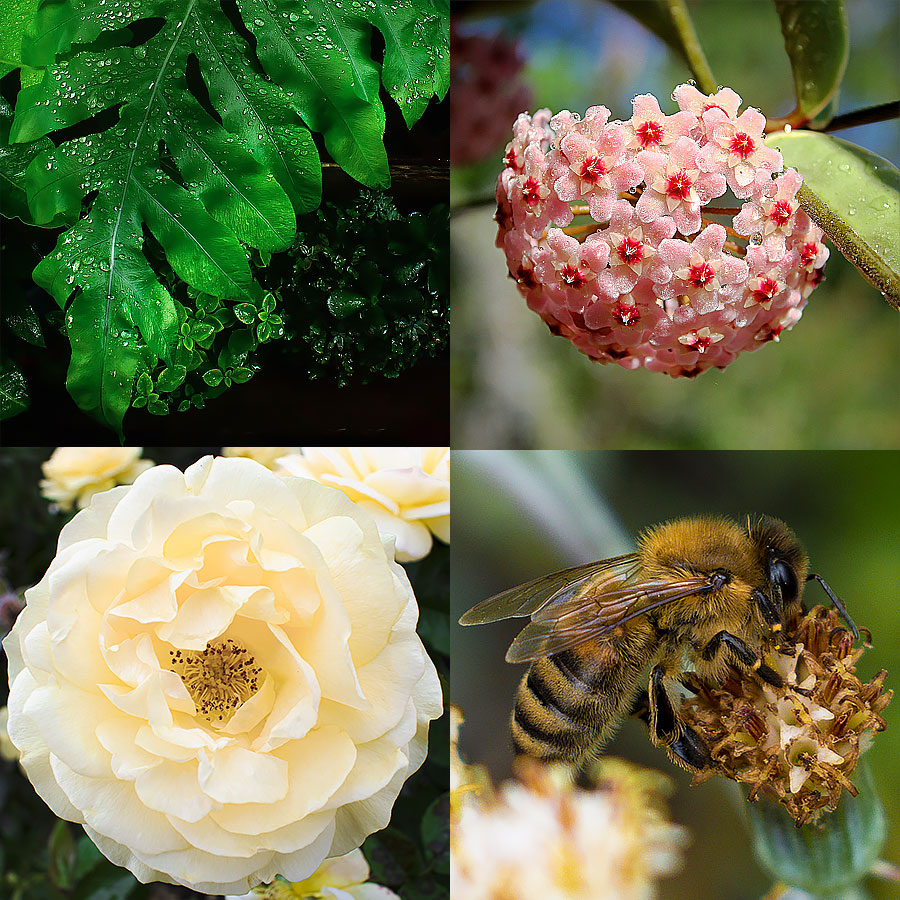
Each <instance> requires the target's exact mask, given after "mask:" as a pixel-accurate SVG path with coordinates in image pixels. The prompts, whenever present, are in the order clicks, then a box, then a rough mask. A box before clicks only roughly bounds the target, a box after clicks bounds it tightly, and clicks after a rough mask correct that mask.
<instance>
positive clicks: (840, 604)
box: [806, 572, 859, 640]
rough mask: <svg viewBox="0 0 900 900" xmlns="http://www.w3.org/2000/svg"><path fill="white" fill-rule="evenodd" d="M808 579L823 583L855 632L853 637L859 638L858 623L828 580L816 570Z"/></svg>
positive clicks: (823, 588)
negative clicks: (856, 623)
mask: <svg viewBox="0 0 900 900" xmlns="http://www.w3.org/2000/svg"><path fill="white" fill-rule="evenodd" d="M806 580H807V582H809V581H817V582H818V583H819V584H820V585H821V587H822V590H823V591H825V593H826V594H828V599H829V600H830V601H831V602H832V604H833V605H834V608H835V609H836V610H837V611H838V612H839V613H840V616H841V618H842V619H843V620H844V621H845V622H846V623H847V625H849V626H850V631H851V632H852V633H853V639H854V640H858V639H859V629H858V628H857V627H856V625H854V624H853V619H851V618H850V614H849V613H848V612H847V610H846V608H845V607H844V603H843V601H842V600H841V598H840V597H838V595H837V594H836V593H835V592H834V591H833V590H832V589H831V588H830V587H829V586H828V582H826V581H825V579H824V578H822V576H821V575H816V574H815V573H814V572H811V573H810V574H809V575H807V576H806Z"/></svg>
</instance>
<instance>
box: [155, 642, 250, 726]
mask: <svg viewBox="0 0 900 900" xmlns="http://www.w3.org/2000/svg"><path fill="white" fill-rule="evenodd" d="M169 657H170V659H169V668H170V669H171V670H172V671H173V672H174V673H175V674H176V675H178V676H180V678H181V680H182V681H183V682H184V686H185V687H186V688H187V690H188V693H189V694H190V695H191V699H192V700H193V701H194V705H195V706H196V707H197V714H198V715H199V716H201V717H202V718H204V719H206V721H207V722H210V723H212V724H219V723H221V724H222V725H227V724H228V722H229V721H230V720H231V717H232V716H233V715H234V713H235V711H236V710H237V708H238V707H239V706H241V705H243V704H244V703H246V702H247V701H248V700H249V699H250V698H251V697H252V696H253V695H254V694H255V693H256V692H257V691H258V690H259V676H260V674H261V673H262V669H261V668H260V667H259V666H258V665H256V659H255V658H254V657H253V656H251V654H250V653H249V651H248V650H247V649H246V647H242V646H241V645H240V644H238V643H237V642H236V641H233V640H231V638H226V639H225V640H220V641H213V642H210V643H208V644H207V645H206V649H205V650H203V651H201V652H199V653H198V652H196V651H194V650H170V651H169Z"/></svg>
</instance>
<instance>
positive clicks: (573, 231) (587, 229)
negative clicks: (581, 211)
mask: <svg viewBox="0 0 900 900" xmlns="http://www.w3.org/2000/svg"><path fill="white" fill-rule="evenodd" d="M602 227H603V226H602V225H598V224H597V223H596V222H595V223H594V224H593V225H569V226H568V227H567V228H563V229H562V230H563V231H564V232H565V233H566V234H570V235H573V236H574V235H578V234H594V232H596V231H599V230H600V229H601V228H602Z"/></svg>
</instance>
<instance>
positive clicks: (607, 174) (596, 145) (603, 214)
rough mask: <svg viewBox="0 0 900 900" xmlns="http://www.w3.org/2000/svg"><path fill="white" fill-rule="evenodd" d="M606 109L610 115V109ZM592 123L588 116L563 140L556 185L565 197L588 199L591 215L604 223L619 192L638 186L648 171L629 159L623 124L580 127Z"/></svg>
mask: <svg viewBox="0 0 900 900" xmlns="http://www.w3.org/2000/svg"><path fill="white" fill-rule="evenodd" d="M603 109H604V112H605V114H606V115H607V116H608V115H609V110H606V109H605V108H603ZM595 121H596V120H595ZM588 124H589V120H588V119H587V118H585V120H584V123H577V124H575V125H573V126H572V127H571V128H570V129H569V132H568V134H566V136H565V137H564V138H563V139H562V140H561V141H560V143H559V148H560V151H561V152H560V155H559V156H557V164H556V167H555V169H554V172H555V173H556V174H557V175H558V177H557V179H556V181H555V183H554V187H555V188H556V193H557V195H558V196H559V198H560V199H561V200H565V201H571V200H575V201H581V202H584V200H587V201H588V203H589V207H590V213H591V215H592V216H593V217H594V219H596V220H597V221H598V222H601V221H603V220H604V219H608V218H609V214H610V212H611V210H612V205H613V203H614V202H615V201H616V198H617V197H618V195H619V191H628V190H631V188H633V187H635V186H636V185H638V184H639V183H640V182H641V180H642V179H643V177H644V170H643V168H642V167H641V166H640V165H638V164H637V163H636V162H634V161H626V160H625V129H624V128H623V126H622V125H621V124H620V123H615V124H611V125H605V126H603V127H602V128H601V129H596V128H590V129H589V130H588V129H582V128H581V127H580V126H581V125H588ZM585 130H587V134H585V133H584V131H585ZM592 134H597V136H596V137H593V136H592Z"/></svg>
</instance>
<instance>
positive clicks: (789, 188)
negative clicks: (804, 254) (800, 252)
mask: <svg viewBox="0 0 900 900" xmlns="http://www.w3.org/2000/svg"><path fill="white" fill-rule="evenodd" d="M802 183H803V179H802V178H801V177H800V173H799V172H798V171H797V170H796V169H788V170H787V171H786V172H785V173H784V174H783V175H779V176H778V178H776V179H775V181H770V182H769V183H768V184H766V185H765V187H764V189H763V190H762V191H760V192H759V194H758V195H757V196H756V197H754V198H753V199H751V200H750V201H749V202H748V203H745V204H744V205H743V206H742V207H741V211H740V212H739V213H738V214H737V215H736V216H735V217H734V228H735V231H739V232H740V233H741V234H749V235H760V236H761V237H762V246H763V247H764V248H765V251H766V254H767V255H768V257H769V259H770V260H773V261H774V260H778V259H781V257H782V256H784V252H785V237H786V236H787V235H788V234H791V233H792V232H793V230H794V218H795V214H796V212H797V210H799V209H800V204H799V203H798V202H797V201H796V199H795V197H796V195H797V191H798V189H799V188H800V185H801V184H802Z"/></svg>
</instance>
